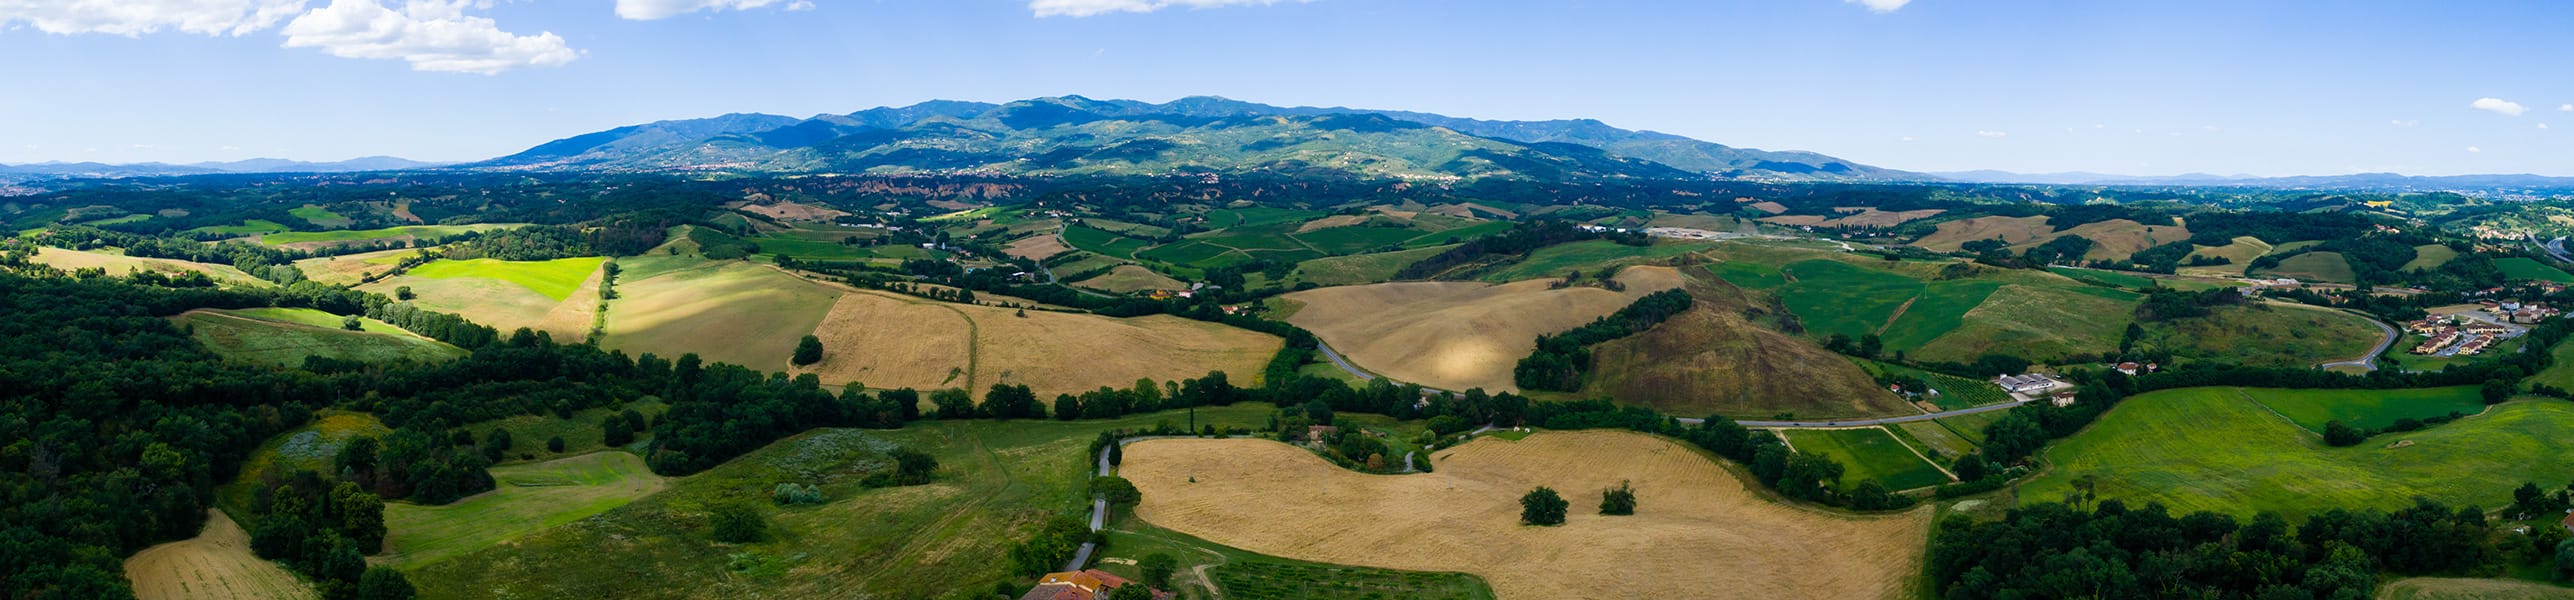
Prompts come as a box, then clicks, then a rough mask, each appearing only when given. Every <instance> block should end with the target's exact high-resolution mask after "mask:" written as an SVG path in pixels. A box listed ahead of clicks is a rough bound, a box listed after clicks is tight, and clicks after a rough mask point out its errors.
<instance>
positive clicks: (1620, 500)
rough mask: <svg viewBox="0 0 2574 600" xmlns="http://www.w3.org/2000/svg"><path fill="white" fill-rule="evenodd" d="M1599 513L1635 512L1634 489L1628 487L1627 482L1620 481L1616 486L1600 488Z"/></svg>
mask: <svg viewBox="0 0 2574 600" xmlns="http://www.w3.org/2000/svg"><path fill="white" fill-rule="evenodd" d="M1600 514H1604V515H1632V514H1636V491H1635V489H1634V488H1630V487H1628V486H1627V482H1624V481H1620V482H1618V487H1613V488H1609V489H1605V490H1600Z"/></svg>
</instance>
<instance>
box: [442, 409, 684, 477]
mask: <svg viewBox="0 0 2574 600" xmlns="http://www.w3.org/2000/svg"><path fill="white" fill-rule="evenodd" d="M627 410H632V411H635V412H636V413H637V414H641V415H643V416H644V418H646V419H654V418H659V417H660V416H661V413H662V412H664V411H668V410H670V405H668V404H663V403H662V401H661V399H659V398H653V397H649V396H647V397H645V398H644V399H642V400H636V401H633V402H628V403H626V404H625V405H624V406H619V407H616V408H585V409H581V410H578V411H574V412H573V413H572V418H569V419H565V418H559V417H556V416H554V415H552V414H544V415H518V416H514V417H508V418H504V419H495V420H491V421H483V422H480V423H475V424H472V425H466V426H465V427H464V430H466V431H470V432H473V434H474V438H475V439H482V438H483V437H484V436H488V435H491V433H492V431H493V430H502V431H508V432H509V439H510V449H509V453H508V454H507V455H504V456H502V457H501V460H500V464H504V465H506V464H512V463H521V462H535V461H548V460H554V459H557V458H563V457H567V456H575V455H581V454H588V453H591V452H596V451H600V450H609V449H610V448H608V446H607V443H606V442H605V439H606V438H607V431H606V430H607V428H606V427H605V424H606V422H607V420H608V417H613V416H620V415H622V414H623V412H624V411H627ZM557 437H560V438H563V451H562V452H555V451H552V450H548V449H546V448H545V441H546V440H549V439H553V438H557ZM651 439H652V431H650V430H642V431H637V432H635V442H636V443H635V444H634V445H631V446H629V447H628V448H627V449H629V450H636V451H640V450H641V445H642V443H643V442H646V441H650V440H651Z"/></svg>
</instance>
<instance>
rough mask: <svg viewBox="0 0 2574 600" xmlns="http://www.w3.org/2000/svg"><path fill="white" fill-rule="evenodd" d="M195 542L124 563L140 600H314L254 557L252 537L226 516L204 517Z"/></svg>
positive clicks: (310, 593) (309, 591) (274, 567)
mask: <svg viewBox="0 0 2574 600" xmlns="http://www.w3.org/2000/svg"><path fill="white" fill-rule="evenodd" d="M206 513H207V514H206V528H205V530H204V531H201V532H198V534H197V537H195V538H191V539H186V540H180V541H176V542H170V543H166V544H161V545H158V546H153V547H150V548H144V549H143V551H142V552H136V553H134V556H132V557H129V558H126V559H125V579H126V580H128V581H131V582H133V583H134V597H135V598H138V599H141V600H164V599H169V600H178V599H189V600H277V599H300V598H313V597H315V596H314V594H313V590H312V589H311V588H308V587H305V586H304V582H303V581H302V580H299V579H296V578H295V574H293V573H288V572H286V569H285V568H284V567H280V566H277V563H273V562H268V561H266V560H262V559H260V558H259V556H258V555H255V554H252V553H251V552H250V534H249V533H248V532H244V531H242V529H241V526H240V525H238V524H235V523H233V522H232V518H231V517H228V516H225V515H224V514H223V511H220V510H208V511H206Z"/></svg>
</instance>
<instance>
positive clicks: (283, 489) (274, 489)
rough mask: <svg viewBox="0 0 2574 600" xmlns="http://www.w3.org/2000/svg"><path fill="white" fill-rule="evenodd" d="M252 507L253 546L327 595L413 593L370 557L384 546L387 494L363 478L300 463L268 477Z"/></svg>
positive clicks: (373, 599) (368, 598) (368, 597)
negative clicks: (332, 476)
mask: <svg viewBox="0 0 2574 600" xmlns="http://www.w3.org/2000/svg"><path fill="white" fill-rule="evenodd" d="M343 456H344V457H345V456H346V455H345V454H343ZM271 475H275V474H273V473H272V474H271ZM251 511H252V513H251V515H249V516H250V517H252V518H253V520H252V522H251V523H250V524H249V525H248V527H249V529H250V549H251V551H252V552H255V553H257V554H258V555H259V556H260V557H261V558H266V559H270V560H275V561H278V562H280V563H284V564H286V565H287V566H288V567H291V568H293V569H295V571H296V572H298V573H302V574H304V576H305V577H307V578H310V579H311V580H312V581H313V584H314V587H315V588H317V589H318V590H319V591H320V592H321V593H322V597H324V598H335V599H336V598H359V599H364V600H377V599H396V598H400V599H407V598H410V597H411V595H412V592H413V590H412V589H411V583H410V581H409V580H408V579H407V578H404V577H403V576H402V573H401V572H399V571H394V570H392V569H391V568H388V567H372V568H371V567H368V566H367V564H366V555H368V554H374V553H375V552H376V550H377V549H379V548H382V547H383V546H384V534H385V528H384V500H383V499H382V498H378V497H377V496H376V495H375V494H372V493H368V492H367V491H366V490H365V489H364V488H363V487H361V486H360V485H359V484H358V483H356V482H351V481H338V482H332V481H330V480H328V479H326V478H324V477H323V476H322V475H321V474H319V473H315V472H312V471H297V472H295V473H292V474H290V475H287V476H285V477H283V478H281V480H278V481H268V482H263V483H262V485H261V486H260V487H258V488H257V494H256V497H255V498H254V499H253V500H252V506H251Z"/></svg>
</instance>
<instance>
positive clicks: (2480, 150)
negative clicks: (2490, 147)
mask: <svg viewBox="0 0 2574 600" xmlns="http://www.w3.org/2000/svg"><path fill="white" fill-rule="evenodd" d="M2467 153H2468V154H2483V153H2485V149H2483V148H2478V147H2475V146H2468V147H2467Z"/></svg>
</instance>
